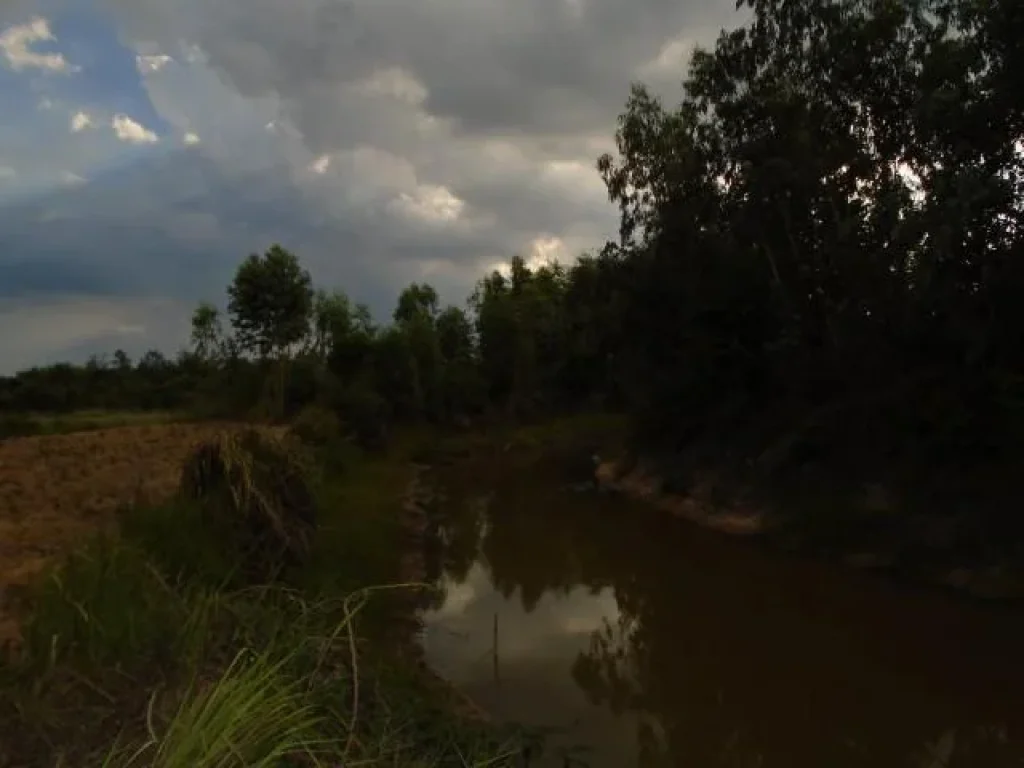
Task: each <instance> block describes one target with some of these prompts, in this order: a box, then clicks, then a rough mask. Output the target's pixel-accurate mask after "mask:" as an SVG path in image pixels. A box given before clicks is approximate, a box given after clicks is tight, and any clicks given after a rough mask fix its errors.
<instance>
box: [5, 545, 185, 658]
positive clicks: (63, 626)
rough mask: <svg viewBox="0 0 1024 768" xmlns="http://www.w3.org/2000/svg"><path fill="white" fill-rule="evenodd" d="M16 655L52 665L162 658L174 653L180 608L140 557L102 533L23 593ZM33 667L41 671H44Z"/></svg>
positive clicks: (182, 613)
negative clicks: (23, 618) (24, 609)
mask: <svg viewBox="0 0 1024 768" xmlns="http://www.w3.org/2000/svg"><path fill="white" fill-rule="evenodd" d="M31 604H32V605H33V606H34V607H33V610H32V612H31V613H30V615H29V618H28V621H27V622H26V623H25V626H24V628H23V643H24V651H23V652H24V653H25V654H26V655H27V656H28V657H29V658H31V659H33V660H34V662H35V663H37V664H40V665H49V666H52V665H54V664H57V663H58V662H61V661H63V660H66V659H69V658H72V659H79V660H82V661H83V662H85V663H88V664H89V665H97V666H102V665H109V664H113V663H116V662H117V661H118V660H120V659H124V658H132V659H137V660H139V662H140V663H151V662H154V661H155V662H161V663H162V662H163V661H165V660H167V659H169V658H172V657H173V655H174V654H176V653H178V652H180V651H181V650H182V649H181V646H180V640H181V629H182V627H183V626H184V625H185V623H186V619H187V608H186V606H185V604H184V602H183V601H182V600H181V599H180V598H179V596H178V595H177V594H176V593H175V591H174V590H173V588H172V585H171V584H170V583H169V582H168V581H167V580H166V579H165V578H164V576H163V574H161V573H160V572H159V571H158V570H157V569H155V568H154V567H153V566H152V565H151V564H150V562H149V561H148V560H147V558H146V557H145V554H144V553H143V552H142V551H141V550H140V549H138V548H137V547H135V546H132V545H131V544H122V543H119V542H117V541H114V540H112V539H109V538H101V539H98V540H97V541H96V542H95V543H94V544H93V545H91V546H89V547H85V548H83V549H82V550H80V551H78V552H75V553H73V554H72V555H71V556H70V557H69V558H68V560H67V561H66V562H65V563H64V564H62V565H61V566H60V567H59V568H56V569H54V570H53V571H51V572H50V573H49V574H48V575H47V576H46V577H45V578H44V579H43V581H42V582H41V584H40V585H39V587H38V589H37V591H36V593H35V594H34V595H32V597H31ZM37 672H39V673H43V672H45V669H44V668H42V667H41V668H39V669H37Z"/></svg>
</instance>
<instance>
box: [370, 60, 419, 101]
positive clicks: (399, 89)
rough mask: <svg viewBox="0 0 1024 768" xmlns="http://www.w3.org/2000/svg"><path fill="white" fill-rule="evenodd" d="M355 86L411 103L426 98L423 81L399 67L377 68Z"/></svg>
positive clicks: (371, 92) (372, 93) (378, 94)
mask: <svg viewBox="0 0 1024 768" xmlns="http://www.w3.org/2000/svg"><path fill="white" fill-rule="evenodd" d="M356 88H357V90H360V91H362V92H363V93H367V94H371V95H374V96H386V97H388V98H392V99H396V100H398V101H402V102H405V103H406V104H412V105H420V104H422V103H423V102H424V101H426V99H427V89H426V88H424V87H423V83H421V82H420V81H419V80H417V79H416V78H415V77H413V76H412V75H411V74H409V73H408V72H407V71H405V70H404V69H402V68H401V67H387V68H385V69H379V70H377V71H376V72H374V73H373V74H372V75H370V76H369V77H367V78H366V79H364V80H362V81H361V82H359V83H358V84H357V86H356Z"/></svg>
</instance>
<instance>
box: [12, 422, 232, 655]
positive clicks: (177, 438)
mask: <svg viewBox="0 0 1024 768" xmlns="http://www.w3.org/2000/svg"><path fill="white" fill-rule="evenodd" d="M224 429H237V425H230V424H209V423H207V424H147V425H140V426H127V427H116V428H111V429H101V430H96V431H93V432H78V433H75V434H68V435H46V436H39V437H23V438H15V439H11V440H6V441H3V442H0V644H2V643H3V642H4V640H6V639H9V638H11V637H13V636H14V635H15V633H16V626H15V623H14V621H13V618H12V616H11V612H10V597H11V595H12V592H14V591H16V590H17V589H18V587H20V586H24V585H26V584H28V583H29V582H31V580H32V579H33V577H35V576H36V575H37V574H38V573H39V572H40V571H41V570H42V569H43V568H44V567H45V566H46V565H47V564H48V563H49V562H50V561H52V560H53V559H54V558H55V557H58V556H59V555H61V554H63V553H65V552H67V551H68V550H69V549H71V548H73V547H75V546H76V545H79V544H81V542H82V541H83V540H84V539H85V538H87V537H88V536H89V535H90V534H92V533H94V532H95V531H97V530H98V529H100V528H103V527H105V526H109V525H110V524H111V522H112V521H113V520H114V519H115V512H116V511H117V509H118V508H119V507H122V506H124V505H128V504H132V503H133V502H137V501H160V500H163V499H167V498H169V497H170V496H171V495H173V493H174V491H175V489H176V488H177V484H178V478H179V473H180V471H181V464H182V461H183V460H184V458H185V456H186V455H187V454H188V452H189V450H190V449H191V448H192V447H193V446H194V445H195V444H196V443H198V442H200V441H202V440H204V439H208V438H210V437H212V436H213V435H214V434H215V433H216V432H218V431H223V430H224Z"/></svg>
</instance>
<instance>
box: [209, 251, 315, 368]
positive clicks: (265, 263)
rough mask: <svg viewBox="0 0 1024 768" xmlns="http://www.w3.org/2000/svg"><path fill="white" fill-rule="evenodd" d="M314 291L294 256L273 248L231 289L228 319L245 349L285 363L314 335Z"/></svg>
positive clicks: (254, 259) (243, 269)
mask: <svg viewBox="0 0 1024 768" xmlns="http://www.w3.org/2000/svg"><path fill="white" fill-rule="evenodd" d="M312 312H313V287H312V279H311V278H310V276H309V272H307V271H306V270H305V269H303V268H302V266H301V265H300V264H299V260H298V258H297V257H296V256H295V254H293V253H291V252H290V251H287V250H285V249H284V248H282V247H281V246H280V245H273V246H271V247H270V249H269V250H268V251H267V252H266V253H265V254H264V255H263V256H259V255H257V254H252V255H250V256H249V257H248V258H247V259H246V260H245V261H243V262H242V264H241V265H240V266H239V267H238V271H237V272H236V273H235V278H234V280H233V281H232V283H231V285H230V286H229V287H228V313H229V315H230V316H231V326H232V328H234V331H235V336H236V338H237V339H238V343H239V345H240V346H241V348H242V349H243V350H245V351H247V352H249V353H251V354H255V355H257V356H258V357H260V358H268V357H276V358H284V357H285V356H287V354H288V352H289V350H290V349H291V348H292V347H293V346H294V345H295V344H298V343H299V342H300V341H302V339H303V338H305V337H306V334H307V333H308V332H309V323H310V317H311V315H312Z"/></svg>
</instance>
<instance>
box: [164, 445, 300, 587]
mask: <svg viewBox="0 0 1024 768" xmlns="http://www.w3.org/2000/svg"><path fill="white" fill-rule="evenodd" d="M180 488H181V492H182V496H183V497H184V498H185V499H188V500H195V501H198V502H200V503H201V504H202V506H203V508H204V510H205V511H206V512H207V514H209V515H210V516H212V517H215V518H217V517H220V518H221V519H220V521H219V522H223V523H226V524H227V525H228V526H229V527H230V528H231V529H232V530H233V531H234V534H235V541H236V542H237V543H238V545H239V547H240V549H241V550H242V552H243V553H244V555H245V557H246V565H247V566H248V567H249V568H250V569H252V570H254V571H256V572H258V573H260V574H262V575H267V574H268V573H269V572H276V569H277V568H278V566H279V565H280V564H281V561H282V559H285V560H287V561H289V562H292V563H295V562H302V561H304V560H305V559H306V558H307V557H308V555H309V550H310V545H311V541H312V534H313V530H314V527H315V524H316V517H315V510H314V493H313V488H312V468H311V466H310V463H309V461H308V458H307V457H306V455H305V453H304V451H303V450H302V447H301V446H300V445H299V444H298V443H296V442H295V441H293V440H291V439H289V438H288V437H286V436H282V435H278V434H276V433H273V432H269V431H257V430H254V429H249V430H244V431H241V432H222V433H220V434H219V435H218V436H217V437H216V438H214V439H213V440H210V441H208V442H205V443H203V444H201V445H199V446H198V447H196V449H195V450H194V451H193V452H192V454H191V455H190V456H189V457H188V459H187V460H186V461H185V465H184V467H183V469H182V474H181V486H180Z"/></svg>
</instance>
